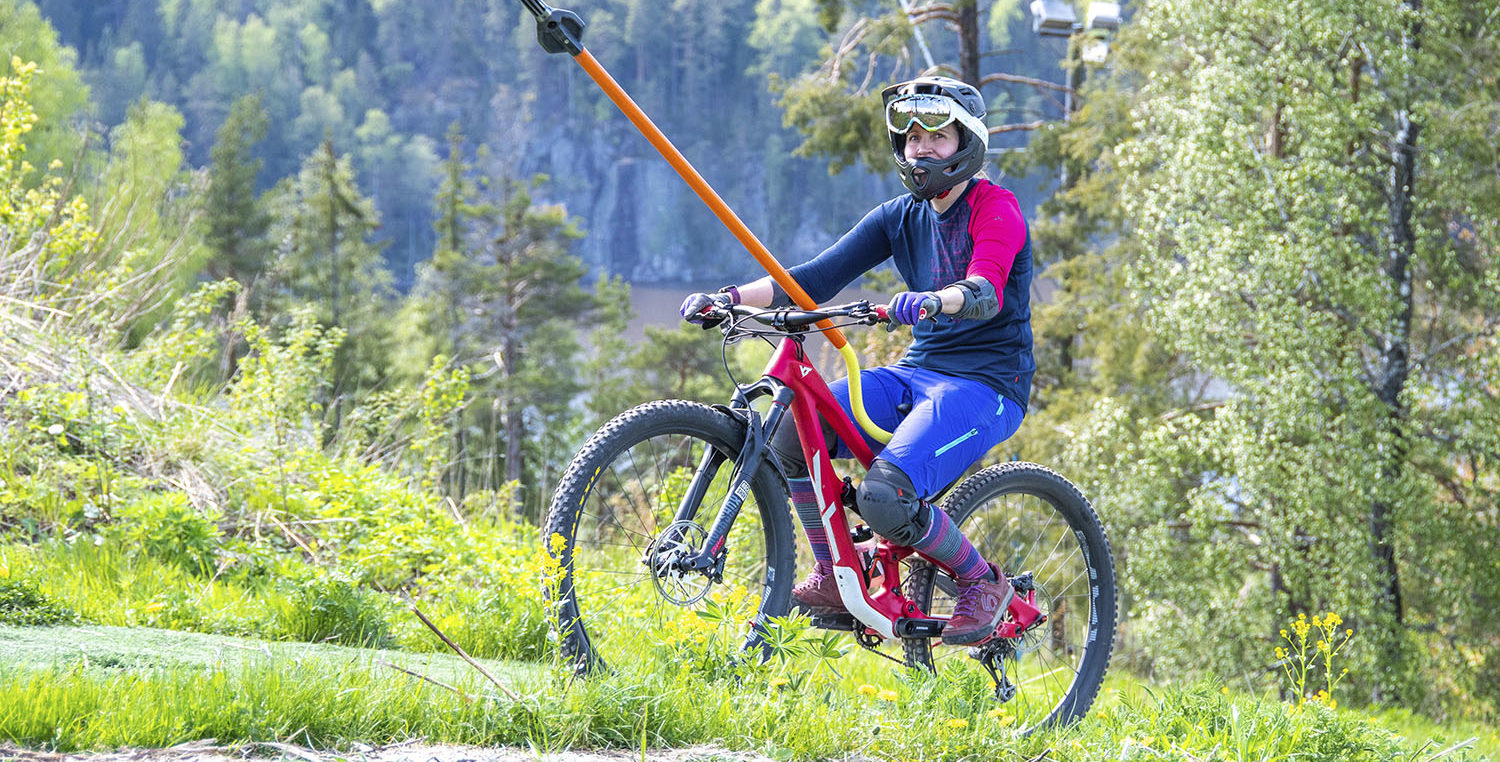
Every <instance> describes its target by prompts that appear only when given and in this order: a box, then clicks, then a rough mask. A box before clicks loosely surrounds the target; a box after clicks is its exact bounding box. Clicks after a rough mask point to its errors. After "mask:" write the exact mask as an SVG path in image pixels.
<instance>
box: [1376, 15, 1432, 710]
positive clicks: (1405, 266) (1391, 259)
mask: <svg viewBox="0 0 1500 762" xmlns="http://www.w3.org/2000/svg"><path fill="white" fill-rule="evenodd" d="M1406 6H1407V7H1408V8H1410V9H1411V10H1412V11H1413V12H1414V13H1415V12H1420V11H1421V0H1407V2H1406ZM1419 32H1420V25H1418V24H1415V23H1414V24H1413V27H1412V28H1411V29H1410V30H1408V31H1407V32H1406V34H1404V35H1403V37H1402V47H1403V48H1404V49H1405V51H1406V55H1407V57H1408V58H1409V57H1410V56H1412V55H1413V54H1415V53H1416V50H1417V48H1418V40H1417V36H1418V33H1419ZM1399 87H1400V88H1401V91H1400V92H1401V96H1400V100H1399V101H1398V102H1400V103H1402V106H1401V107H1400V110H1398V111H1397V112H1396V118H1395V127H1396V131H1395V140H1394V141H1393V142H1392V145H1391V175H1390V188H1389V193H1390V205H1389V215H1390V245H1389V250H1388V252H1387V254H1386V263H1385V276H1386V278H1387V279H1388V280H1389V286H1390V290H1391V293H1392V294H1393V295H1394V296H1395V298H1396V299H1397V300H1398V305H1397V309H1396V314H1395V317H1394V318H1393V320H1392V322H1391V325H1390V327H1389V329H1388V333H1387V336H1386V338H1385V341H1384V346H1383V347H1381V358H1380V364H1381V379H1380V386H1379V388H1378V389H1377V390H1376V395H1377V398H1378V399H1379V400H1380V402H1381V403H1382V404H1383V405H1384V406H1385V411H1386V412H1385V418H1386V428H1387V431H1388V433H1389V435H1390V437H1391V442H1390V447H1389V448H1386V449H1384V450H1383V452H1382V455H1383V457H1384V462H1383V463H1382V465H1381V469H1380V476H1381V481H1382V482H1383V484H1386V485H1389V484H1393V483H1396V482H1398V481H1400V480H1401V479H1402V478H1404V477H1405V475H1406V468H1407V464H1406V462H1405V460H1406V452H1407V449H1408V448H1407V444H1406V432H1405V422H1406V416H1407V410H1406V407H1405V404H1404V403H1403V401H1402V398H1401V395H1402V392H1403V391H1404V390H1405V388H1406V383H1407V380H1408V378H1410V376H1411V365H1410V352H1411V317H1412V283H1411V260H1412V256H1413V255H1414V254H1415V252H1416V240H1417V238H1416V233H1415V231H1413V230H1412V227H1411V217H1412V207H1413V206H1414V204H1415V200H1414V196H1415V186H1416V174H1417V168H1416V164H1417V135H1418V134H1419V133H1420V131H1421V125H1420V124H1418V123H1417V122H1416V121H1415V120H1414V119H1413V118H1412V113H1411V111H1410V109H1409V108H1407V107H1406V104H1408V103H1409V102H1410V100H1411V97H1412V92H1413V90H1412V87H1413V83H1412V81H1411V78H1410V76H1409V75H1408V77H1407V79H1406V81H1404V82H1402V83H1401V84H1400V85H1399ZM1393 507H1394V506H1392V505H1391V504H1390V502H1389V500H1388V499H1387V498H1386V497H1385V496H1384V495H1383V494H1377V495H1376V497H1375V499H1374V500H1373V501H1372V503H1371V505H1370V555H1371V559H1372V561H1373V562H1374V565H1375V571H1376V573H1377V574H1378V575H1380V576H1379V578H1378V579H1377V581H1376V587H1377V590H1376V594H1377V599H1376V602H1377V612H1378V614H1379V615H1380V617H1381V618H1382V619H1383V620H1384V621H1382V622H1380V623H1379V624H1378V626H1380V627H1381V628H1382V629H1386V630H1387V631H1384V632H1382V633H1381V634H1380V637H1381V641H1382V642H1381V644H1380V649H1381V655H1382V657H1383V660H1384V662H1385V664H1384V669H1383V670H1382V673H1383V675H1384V679H1381V680H1379V681H1378V684H1377V686H1376V690H1377V692H1378V693H1377V695H1376V699H1377V700H1379V701H1382V702H1387V703H1390V702H1397V701H1399V700H1400V683H1401V680H1402V675H1403V674H1404V673H1405V671H1406V669H1405V668H1406V664H1405V658H1406V657H1405V649H1404V648H1403V647H1402V638H1401V630H1402V628H1403V623H1404V616H1403V611H1402V603H1401V578H1400V570H1399V568H1398V566H1397V563H1396V551H1395V547H1394V544H1393V543H1392V536H1391V535H1392V528H1391V513H1392V509H1393ZM1387 628H1388V629H1387Z"/></svg>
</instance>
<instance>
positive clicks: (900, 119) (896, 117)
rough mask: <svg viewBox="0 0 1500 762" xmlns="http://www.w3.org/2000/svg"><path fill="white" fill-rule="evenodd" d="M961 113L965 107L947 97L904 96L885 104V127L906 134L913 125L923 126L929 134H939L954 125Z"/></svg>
mask: <svg viewBox="0 0 1500 762" xmlns="http://www.w3.org/2000/svg"><path fill="white" fill-rule="evenodd" d="M960 111H963V106H960V105H958V104H957V103H956V102H954V100H953V99H952V98H949V97H948V96H946V95H932V94H927V93H921V94H915V95H902V96H899V97H896V98H892V99H891V102H890V103H887V104H885V126H886V129H888V130H890V131H891V132H894V133H899V134H905V133H906V131H907V130H910V129H911V126H912V125H913V124H918V125H921V126H922V129H924V130H926V131H928V132H937V131H938V130H941V129H943V128H944V127H947V126H948V125H950V124H953V121H954V120H955V119H958V118H959V117H958V112H960Z"/></svg>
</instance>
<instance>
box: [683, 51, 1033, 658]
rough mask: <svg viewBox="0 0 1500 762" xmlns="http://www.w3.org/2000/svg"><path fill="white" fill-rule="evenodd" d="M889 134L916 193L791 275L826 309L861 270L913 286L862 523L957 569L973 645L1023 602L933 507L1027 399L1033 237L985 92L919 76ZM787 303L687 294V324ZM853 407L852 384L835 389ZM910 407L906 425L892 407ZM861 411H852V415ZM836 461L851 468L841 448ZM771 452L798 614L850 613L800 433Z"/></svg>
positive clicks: (963, 633) (898, 317)
mask: <svg viewBox="0 0 1500 762" xmlns="http://www.w3.org/2000/svg"><path fill="white" fill-rule="evenodd" d="M882 99H883V102H884V112H885V121H886V128H887V131H888V133H889V136H890V142H891V149H892V151H893V153H894V156H895V160H896V167H897V169H898V170H899V172H900V175H901V181H902V183H903V184H904V185H905V186H906V188H907V189H908V190H909V191H911V192H910V194H907V195H903V196H900V197H897V198H894V199H891V200H890V201H887V202H885V203H883V204H881V205H880V206H878V207H876V208H875V209H874V210H872V211H871V212H870V213H869V214H867V215H866V216H865V217H864V219H862V220H860V222H859V223H858V224H857V225H855V226H854V228H853V229H851V230H850V231H849V232H848V233H846V234H844V236H843V237H842V238H840V239H839V240H838V241H837V242H836V243H834V244H833V245H832V246H831V247H829V248H828V249H827V250H825V251H824V252H823V253H821V254H819V255H818V256H817V257H814V258H813V259H812V260H810V261H808V262H806V263H804V264H802V265H798V266H796V267H793V268H791V275H792V277H793V278H794V279H795V280H796V281H797V283H798V285H800V286H801V287H802V288H803V289H804V290H806V291H807V293H808V295H809V296H811V297H812V299H813V300H814V301H817V302H822V301H824V300H826V299H830V298H832V297H833V296H834V295H835V294H837V293H838V292H839V291H840V290H842V289H843V288H844V287H845V286H847V285H849V284H850V283H851V282H853V281H854V280H855V279H856V278H858V277H860V276H861V275H863V274H864V273H865V272H866V271H868V270H870V269H872V268H874V267H876V266H877V265H880V264H881V263H883V262H885V261H886V260H892V261H893V262H894V264H895V267H896V270H897V272H898V273H900V275H901V277H902V279H903V280H904V281H905V283H906V286H907V289H908V290H906V291H901V292H899V293H897V294H895V295H894V296H893V297H892V298H891V301H890V316H891V319H892V320H893V321H895V322H897V323H901V324H904V325H910V326H912V334H913V337H914V340H913V342H912V344H911V346H910V347H909V348H908V349H907V351H906V354H905V355H904V356H903V357H902V358H901V359H900V360H898V361H897V362H896V364H895V365H891V366H885V367H878V368H870V369H867V370H865V371H863V372H862V374H861V376H860V379H861V385H862V387H863V389H864V404H865V408H866V412H867V413H868V414H869V416H870V418H871V419H872V420H874V422H875V423H876V424H877V425H879V426H880V427H881V428H883V429H886V430H887V431H891V432H892V436H891V440H890V442H889V443H887V444H886V445H885V446H884V447H883V448H882V447H881V445H880V443H878V442H876V441H874V440H872V439H870V437H869V436H868V435H866V437H865V438H866V440H867V441H868V443H869V444H870V446H871V448H872V450H874V451H875V452H876V453H877V455H876V458H875V460H874V462H873V463H872V464H871V465H870V468H869V471H868V474H867V475H866V477H865V479H864V481H863V482H862V483H861V484H860V486H859V489H858V493H857V495H856V501H857V505H858V511H859V513H860V516H861V517H862V518H863V519H864V521H865V522H866V523H867V524H869V526H870V528H871V529H873V530H875V531H876V532H878V533H879V534H881V535H882V536H884V537H885V538H887V539H889V540H891V541H892V542H894V543H896V544H898V545H903V546H907V547H910V548H913V549H915V550H917V551H919V552H921V553H922V554H923V555H924V556H926V557H928V558H929V559H931V560H933V561H935V562H937V563H938V564H940V565H942V566H943V567H945V568H946V569H947V570H949V571H950V572H951V573H952V574H953V576H954V578H955V579H956V580H957V582H958V593H959V595H958V600H957V602H956V603H955V605H954V610H953V617H952V619H951V620H950V622H949V623H948V625H947V626H946V627H945V628H944V631H943V640H944V641H945V642H948V643H954V644H959V645H974V644H978V643H982V642H984V641H986V640H988V639H989V638H990V637H991V636H992V635H993V634H994V632H995V629H996V627H998V626H999V624H1000V621H1001V619H1002V617H1003V616H1004V614H1005V611H1006V608H1007V606H1009V604H1010V600H1011V596H1012V595H1013V594H1014V590H1013V589H1012V587H1011V584H1010V582H1009V581H1008V580H1006V578H1005V575H1004V573H1003V572H1002V571H1001V570H999V569H998V568H997V567H996V566H994V565H993V564H991V563H989V562H988V561H986V560H985V559H984V558H983V557H982V556H981V555H980V554H979V552H978V551H977V550H976V549H975V548H974V546H973V544H972V543H971V542H970V541H969V540H968V538H967V537H965V536H964V534H963V532H962V531H960V530H959V528H958V527H957V525H955V524H954V522H953V520H952V519H951V518H949V517H948V515H947V514H945V513H944V512H943V511H942V509H940V508H938V507H937V506H936V505H934V504H933V503H931V502H928V499H930V498H932V497H933V496H935V495H936V494H937V493H938V492H940V491H941V490H942V489H944V488H945V487H946V486H947V485H949V484H951V483H953V482H954V481H955V480H957V479H958V477H960V476H961V475H962V474H963V472H964V471H965V470H966V469H968V468H969V466H971V465H973V464H974V463H975V462H977V461H978V460H979V459H980V458H981V457H983V456H984V454H985V453H986V452H988V451H989V450H990V448H992V447H994V446H995V445H997V444H999V443H1001V442H1003V441H1005V440H1006V439H1009V438H1010V436H1011V435H1012V434H1014V433H1015V432H1016V429H1017V428H1018V427H1019V426H1020V424H1021V419H1022V418H1023V417H1024V416H1025V413H1026V405H1027V402H1028V401H1029V399H1030V395H1031V377H1032V373H1033V372H1034V371H1035V368H1036V365H1035V362H1034V360H1033V359H1032V338H1031V308H1030V298H1029V289H1030V285H1031V275H1032V263H1031V241H1030V236H1029V233H1028V231H1027V227H1026V222H1025V220H1024V219H1023V218H1022V216H1021V210H1020V205H1019V204H1018V203H1017V201H1016V198H1015V196H1014V195H1012V194H1011V193H1010V191H1007V190H1005V189H1003V188H1001V187H1000V186H998V185H995V184H993V183H991V182H990V181H989V180H988V179H986V178H984V177H983V176H979V177H976V175H977V174H978V173H979V171H980V169H981V168H982V166H983V164H984V160H985V151H986V149H987V148H988V144H989V131H988V129H987V127H986V126H985V123H984V115H985V106H984V100H983V98H982V97H981V96H980V94H979V92H978V91H977V90H976V89H975V88H973V87H971V86H970V85H968V84H965V83H963V82H960V81H958V80H955V79H950V78H948V77H919V78H917V79H913V80H911V81H908V82H903V83H900V84H897V85H893V86H891V87H888V88H886V89H885V90H884V91H883V92H882ZM712 304H717V305H719V306H725V305H729V304H745V305H749V306H754V307H773V306H775V307H780V306H787V305H790V304H791V300H790V299H789V298H788V297H787V295H786V293H785V292H784V291H783V290H782V289H781V288H780V287H779V286H778V285H776V283H775V281H774V280H772V279H771V278H769V277H766V278H762V279H760V280H757V281H754V282H752V283H749V284H744V285H739V286H726V287H725V288H723V289H721V290H720V291H719V292H718V293H715V294H702V293H696V294H690V295H688V297H687V298H686V299H685V300H684V301H683V303H682V307H681V313H682V316H683V317H684V319H687V320H695V319H697V318H698V317H699V316H700V315H701V313H703V311H704V310H705V309H707V308H708V307H709V306H710V305H712ZM831 388H832V390H833V392H834V395H835V396H836V397H837V399H838V401H839V403H840V404H841V405H843V407H844V410H845V412H849V411H850V404H849V391H848V381H847V379H841V380H839V381H837V382H835V383H834V384H832V385H831ZM905 405H910V412H909V413H906V414H905V415H904V416H903V415H902V413H901V412H899V411H898V406H905ZM851 415H852V413H851ZM824 428H825V432H824V434H825V437H826V438H827V439H828V440H829V448H830V449H829V453H830V455H832V456H833V457H840V458H848V457H851V456H852V453H851V452H850V450H849V449H848V447H846V446H843V445H842V444H837V446H836V443H835V442H834V441H833V437H832V433H831V432H829V431H827V427H826V426H825V427H824ZM772 445H773V447H774V449H775V450H776V452H777V454H778V455H779V456H780V458H781V461H782V465H783V467H784V468H785V469H786V471H787V476H788V480H789V484H790V487H791V498H792V504H793V507H794V508H795V509H796V512H797V516H798V519H799V520H800V521H801V523H802V525H803V528H804V529H805V530H806V532H807V535H808V539H809V542H810V543H811V545H812V551H813V556H814V558H815V560H816V561H817V563H816V566H815V568H814V569H813V571H812V572H811V573H810V574H809V575H808V576H807V578H806V579H804V580H803V581H802V582H801V583H800V584H798V585H797V586H796V587H795V588H793V591H792V595H793V596H794V598H795V599H796V601H797V604H798V607H799V608H801V609H802V610H804V611H809V612H814V613H828V612H842V611H843V610H844V606H843V602H842V599H841V598H840V596H839V592H838V587H837V584H836V583H835V581H834V577H833V566H832V560H831V555H830V553H829V550H828V538H827V535H826V532H825V530H824V528H823V524H822V520H821V518H820V517H819V515H818V501H819V498H820V496H818V495H816V494H814V491H813V487H812V482H811V480H810V479H809V478H808V477H809V473H808V470H807V465H806V463H804V462H803V454H802V449H801V447H800V445H799V443H798V440H797V436H796V432H795V430H794V426H792V425H786V424H783V425H782V426H781V427H780V430H778V432H777V434H776V436H775V437H774V441H773V442H772Z"/></svg>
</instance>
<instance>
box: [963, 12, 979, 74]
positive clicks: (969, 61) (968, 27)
mask: <svg viewBox="0 0 1500 762" xmlns="http://www.w3.org/2000/svg"><path fill="white" fill-rule="evenodd" d="M958 69H959V75H960V76H959V78H960V79H962V80H963V81H965V82H968V83H969V84H971V85H973V86H974V87H975V88H976V89H977V88H978V87H979V80H980V73H979V3H978V2H976V1H975V0H960V2H959V3H958Z"/></svg>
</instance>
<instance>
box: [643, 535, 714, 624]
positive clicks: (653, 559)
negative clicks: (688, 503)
mask: <svg viewBox="0 0 1500 762" xmlns="http://www.w3.org/2000/svg"><path fill="white" fill-rule="evenodd" d="M707 539H708V532H707V531H706V530H704V529H703V527H701V526H698V525H697V524H695V523H693V522H691V521H678V522H675V523H673V524H672V525H671V526H669V527H667V528H666V530H665V531H663V532H662V533H661V534H659V535H657V536H656V539H655V540H652V541H651V546H650V547H649V548H647V549H646V555H645V557H644V558H642V559H641V563H644V564H646V566H648V567H650V569H651V584H652V585H654V586H655V587H656V592H657V594H658V595H660V596H661V597H662V598H663V599H664V600H666V601H667V602H668V603H671V604H673V605H675V606H691V605H693V604H694V603H697V602H698V601H701V600H703V599H704V597H706V596H707V595H708V591H709V590H711V589H712V588H713V586H714V580H713V579H712V578H711V577H709V575H707V574H704V573H702V572H698V571H685V570H683V569H682V566H681V562H682V561H686V560H687V559H690V558H696V557H697V556H698V554H699V553H701V552H703V543H704V541H705V540H707Z"/></svg>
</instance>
